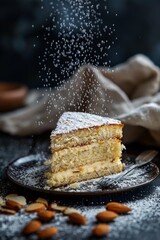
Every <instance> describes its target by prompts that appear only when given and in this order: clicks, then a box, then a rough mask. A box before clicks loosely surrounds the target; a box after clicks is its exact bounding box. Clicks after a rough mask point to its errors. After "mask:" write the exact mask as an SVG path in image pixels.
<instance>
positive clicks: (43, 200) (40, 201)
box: [36, 198, 48, 207]
mask: <svg viewBox="0 0 160 240" xmlns="http://www.w3.org/2000/svg"><path fill="white" fill-rule="evenodd" d="M36 202H37V203H43V204H44V205H45V206H46V207H48V201H47V200H46V199H45V198H37V200H36Z"/></svg>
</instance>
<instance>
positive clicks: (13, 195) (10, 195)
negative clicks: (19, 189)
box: [5, 193, 18, 200]
mask: <svg viewBox="0 0 160 240" xmlns="http://www.w3.org/2000/svg"><path fill="white" fill-rule="evenodd" d="M15 196H18V194H16V193H11V194H8V195H7V196H6V197H5V199H6V200H8V199H10V197H15Z"/></svg>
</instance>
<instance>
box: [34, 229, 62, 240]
mask: <svg viewBox="0 0 160 240" xmlns="http://www.w3.org/2000/svg"><path fill="white" fill-rule="evenodd" d="M57 233H58V229H57V228H56V227H47V228H45V229H43V230H41V231H40V232H39V233H38V237H39V239H48V238H51V237H53V236H54V235H56V234H57Z"/></svg>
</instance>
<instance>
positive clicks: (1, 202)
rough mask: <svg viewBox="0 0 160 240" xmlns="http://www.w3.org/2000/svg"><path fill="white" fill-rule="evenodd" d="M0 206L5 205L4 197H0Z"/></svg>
mask: <svg viewBox="0 0 160 240" xmlns="http://www.w3.org/2000/svg"><path fill="white" fill-rule="evenodd" d="M0 206H5V203H4V199H3V198H2V197H0Z"/></svg>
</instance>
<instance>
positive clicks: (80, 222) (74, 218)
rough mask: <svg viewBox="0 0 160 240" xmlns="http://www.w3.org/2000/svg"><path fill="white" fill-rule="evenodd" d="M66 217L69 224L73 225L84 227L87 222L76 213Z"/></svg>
mask: <svg viewBox="0 0 160 240" xmlns="http://www.w3.org/2000/svg"><path fill="white" fill-rule="evenodd" d="M68 217H69V221H70V222H71V223H75V224H78V225H85V224H86V222H87V220H86V218H85V217H84V216H83V215H82V214H80V213H77V212H74V213H71V214H69V215H68Z"/></svg>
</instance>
